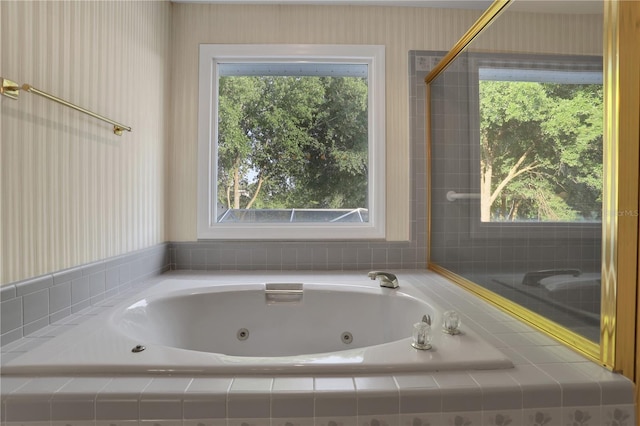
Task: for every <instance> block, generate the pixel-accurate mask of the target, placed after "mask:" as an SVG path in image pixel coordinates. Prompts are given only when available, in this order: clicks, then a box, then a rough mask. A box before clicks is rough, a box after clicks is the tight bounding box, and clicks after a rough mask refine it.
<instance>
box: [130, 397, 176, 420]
mask: <svg viewBox="0 0 640 426" xmlns="http://www.w3.org/2000/svg"><path fill="white" fill-rule="evenodd" d="M182 417H183V414H182V400H181V399H180V398H179V397H178V398H176V399H141V400H140V420H158V419H166V420H177V419H182Z"/></svg>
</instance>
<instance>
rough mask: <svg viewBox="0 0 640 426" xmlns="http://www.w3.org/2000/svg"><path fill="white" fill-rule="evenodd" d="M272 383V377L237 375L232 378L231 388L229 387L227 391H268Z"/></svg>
mask: <svg viewBox="0 0 640 426" xmlns="http://www.w3.org/2000/svg"><path fill="white" fill-rule="evenodd" d="M272 384H273V379H272V378H265V377H237V378H235V379H233V383H231V388H230V389H229V393H230V394H233V393H239V392H249V393H258V392H269V391H271V386H272Z"/></svg>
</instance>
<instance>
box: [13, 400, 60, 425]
mask: <svg viewBox="0 0 640 426" xmlns="http://www.w3.org/2000/svg"><path fill="white" fill-rule="evenodd" d="M4 409H5V413H4V415H5V419H6V421H7V422H41V421H43V420H46V421H49V420H51V403H50V402H49V400H48V399H45V397H42V398H39V397H31V398H21V399H13V398H11V397H9V398H7V399H6V400H5V403H4Z"/></svg>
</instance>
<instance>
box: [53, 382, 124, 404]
mask: <svg viewBox="0 0 640 426" xmlns="http://www.w3.org/2000/svg"><path fill="white" fill-rule="evenodd" d="M109 382H111V379H109V378H106V377H76V378H74V379H72V380H71V381H69V382H67V383H66V384H65V385H64V386H62V387H61V388H60V389H58V391H57V392H56V393H54V394H53V399H54V400H57V399H76V400H77V399H91V400H93V399H95V396H96V395H97V394H98V393H99V392H100V391H101V390H102V389H104V388H105V386H107V385H108V384H109Z"/></svg>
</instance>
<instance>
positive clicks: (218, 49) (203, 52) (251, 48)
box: [197, 44, 386, 240]
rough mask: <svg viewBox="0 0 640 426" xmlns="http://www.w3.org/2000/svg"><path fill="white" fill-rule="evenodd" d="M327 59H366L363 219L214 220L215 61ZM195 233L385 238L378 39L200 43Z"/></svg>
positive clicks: (382, 85) (210, 235)
mask: <svg viewBox="0 0 640 426" xmlns="http://www.w3.org/2000/svg"><path fill="white" fill-rule="evenodd" d="M274 61H279V62H280V61H284V62H291V63H295V62H327V63H354V64H363V63H364V64H367V65H368V82H369V99H368V123H369V144H368V174H369V182H368V197H367V198H368V202H369V205H368V209H369V222H366V223H331V224H327V223H218V222H217V219H216V218H217V214H216V212H217V205H216V204H217V201H216V200H217V196H216V185H217V167H216V160H217V132H218V129H217V127H218V116H217V105H218V101H217V92H218V90H217V84H218V73H217V64H218V63H224V62H274ZM198 92H199V97H198V171H197V173H198V188H197V196H198V206H197V237H198V239H210V240H212V239H216V240H220V239H223V240H363V239H366V240H381V239H384V238H385V235H386V234H385V186H386V183H385V146H386V142H385V132H386V128H385V115H386V112H385V111H386V108H385V49H384V46H381V45H320V44H318V45H312V44H295V45H291V44H201V45H200V52H199V77H198Z"/></svg>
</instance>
